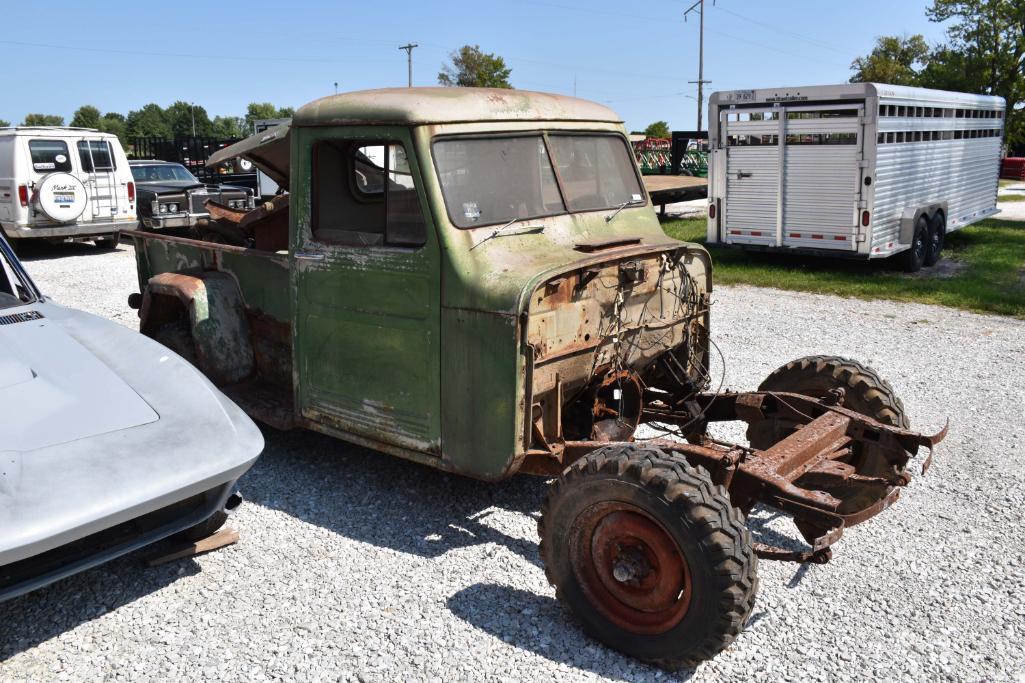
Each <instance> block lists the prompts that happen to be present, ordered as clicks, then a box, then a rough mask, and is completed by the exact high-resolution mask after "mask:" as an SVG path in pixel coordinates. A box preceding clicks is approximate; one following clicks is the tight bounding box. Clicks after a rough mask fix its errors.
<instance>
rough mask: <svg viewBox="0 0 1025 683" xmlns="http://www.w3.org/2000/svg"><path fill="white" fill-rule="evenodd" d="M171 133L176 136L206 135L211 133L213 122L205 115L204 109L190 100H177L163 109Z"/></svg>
mask: <svg viewBox="0 0 1025 683" xmlns="http://www.w3.org/2000/svg"><path fill="white" fill-rule="evenodd" d="M164 116H165V118H166V119H167V124H168V125H169V126H170V127H171V134H172V135H173V136H174V137H176V138H186V137H190V136H191V135H192V134H193V133H195V135H196V136H207V135H212V134H213V124H212V123H211V121H210V117H209V116H207V113H206V109H204V108H203V107H200V106H199V105H197V104H192V103H191V102H184V101H182V100H178V101H177V102H175V103H174V104H172V105H171V106H170V107H168V108H167V109H165V110H164Z"/></svg>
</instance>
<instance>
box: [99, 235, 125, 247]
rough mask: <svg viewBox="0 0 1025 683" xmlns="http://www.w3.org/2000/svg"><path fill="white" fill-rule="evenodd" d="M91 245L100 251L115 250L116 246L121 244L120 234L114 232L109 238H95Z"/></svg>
mask: <svg viewBox="0 0 1025 683" xmlns="http://www.w3.org/2000/svg"><path fill="white" fill-rule="evenodd" d="M93 244H95V245H96V246H97V247H99V248H100V249H116V248H117V245H119V244H121V233H119V232H115V233H114V234H112V235H111V236H110V237H97V238H96V239H94V240H93Z"/></svg>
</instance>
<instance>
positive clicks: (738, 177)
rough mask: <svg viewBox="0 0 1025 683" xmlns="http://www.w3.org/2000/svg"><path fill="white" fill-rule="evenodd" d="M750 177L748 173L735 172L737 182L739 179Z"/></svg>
mask: <svg viewBox="0 0 1025 683" xmlns="http://www.w3.org/2000/svg"><path fill="white" fill-rule="evenodd" d="M750 177H751V173H750V172H745V171H737V180H740V179H741V178H750Z"/></svg>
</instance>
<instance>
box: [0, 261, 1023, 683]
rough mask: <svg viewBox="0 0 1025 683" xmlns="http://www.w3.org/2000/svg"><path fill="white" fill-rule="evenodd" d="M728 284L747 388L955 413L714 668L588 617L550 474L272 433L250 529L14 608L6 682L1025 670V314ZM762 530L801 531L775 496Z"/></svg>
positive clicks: (758, 517) (39, 264)
mask: <svg viewBox="0 0 1025 683" xmlns="http://www.w3.org/2000/svg"><path fill="white" fill-rule="evenodd" d="M26 265H27V267H28V269H29V271H30V272H31V273H32V274H33V275H34V276H35V277H36V279H37V280H38V282H39V284H40V285H41V287H42V288H43V289H44V290H45V291H47V292H48V293H49V294H50V295H52V296H53V297H55V298H56V299H57V300H58V301H62V302H63V303H66V304H69V305H74V306H78V307H81V308H84V309H88V310H90V311H93V312H95V313H98V314H100V315H105V316H108V317H111V318H114V319H115V320H118V321H120V322H122V323H125V324H126V325H133V324H134V323H135V317H134V315H135V314H134V312H133V311H129V310H128V309H127V308H126V307H125V305H124V301H125V297H126V296H127V294H128V292H129V291H131V290H132V289H133V288H134V287H133V283H134V281H135V280H134V270H133V263H132V258H131V251H130V249H125V248H122V249H121V250H119V251H118V252H116V253H100V252H97V251H95V250H94V249H92V248H91V247H89V246H69V247H60V248H50V249H48V250H45V251H40V252H39V253H30V254H29V255H27V257H26ZM715 298H716V300H717V303H716V304H715V307H714V309H713V310H714V313H713V315H714V318H713V320H714V330H715V335H716V340H717V342H718V343H719V345H720V346H721V348H722V350H723V352H724V354H725V356H726V358H727V359H728V361H727V366H726V384H727V386H730V387H736V388H752V387H754V386H756V385H757V383H758V382H759V381H760V380H761V379H762V378H763V377H764V376H765V375H766V374H767V373H768V372H769V371H771V370H772V369H773V368H774V367H776V366H778V365H780V364H782V363H784V362H785V361H787V360H789V359H791V358H794V357H798V356H803V355H808V354H814V353H821V352H828V353H835V354H840V355H846V356H851V357H854V358H859V359H861V360H864V361H866V362H868V363H870V364H872V365H874V366H875V367H877V368H878V369H879V370H880V371H881V372H882V374H883V375H884V376H885V377H888V378H889V379H890V381H891V382H892V383H893V384H894V386H895V387H896V389H897V391H898V392H899V393H900V394H901V395H902V396H903V398H904V401H905V404H906V406H907V408H908V410H909V412H910V415H911V419H912V423H913V426H915V427H917V428H920V429H922V430H926V431H932V430H936V429H938V428H939V427H941V426H942V425H943V422H944V420H945V419H946V418H947V416H949V417H950V419H951V430H950V435H949V437H948V438H947V440H946V442H944V443H943V444H942V445H941V446H940V449H939V451H938V453H937V456H936V462H935V464H934V466H933V468H932V470H930V472H929V475H928V476H926V477H924V478H916V480H915V481H914V482H913V484H912V485H911V486H910V487H908V489H906V491H905V494H904V495H903V496H902V498H901V500H900V502H899V503H898V504H897V505H896V507H894V508H893V509H891V510H889V511H887V512H886V513H885V514H883V515H881V516H880V517H878V518H876V519H875V520H872V521H871V522H869V523H866V524H864V525H862V526H859V527H857V528H855V529H852V530H850V531H848V532H847V533H845V534H844V539H843V540H842V541H841V543H840V544H839V545H838V547H837V548H836V555H835V559H834V560H833V562H831V563H829V564H827V565H824V566H811V567H798V566H795V565H791V564H783V563H773V562H763V563H762V564H761V567H760V576H761V591H760V594H759V596H758V600H757V603H756V606H755V610H754V613H753V615H752V617H751V620H750V623H749V624H748V627H747V629H746V630H745V632H744V633H743V634H742V635H741V636H740V638H739V639H738V640H737V641H736V643H735V644H734V645H733V646H731V647H730V648H729V649H728V650H727V651H726V652H724V653H722V654H721V655H719V656H718V657H717V658H716V659H715V660H713V661H711V662H708V663H706V664H704V665H702V666H701V667H699V668H698V669H697V670H696V671H693V672H682V673H680V674H677V675H669V674H664V673H663V672H660V671H658V670H655V669H652V668H649V667H647V666H644V665H642V664H639V663H637V662H635V661H632V660H630V659H627V658H624V657H622V656H620V655H618V654H616V653H615V652H612V651H611V650H609V649H607V648H605V647H603V646H601V645H599V644H597V643H595V642H593V641H591V640H589V639H588V638H586V637H585V636H583V635H581V633H580V631H579V630H578V628H577V627H576V626H575V624H574V622H573V620H572V618H571V617H570V616H569V615H568V614H567V613H566V612H565V611H564V610H563V609H562V608H561V607H560V606H559V605H558V604H557V603H556V601H555V598H554V593H553V591H552V589H551V588H550V587H549V586H548V585H547V583H546V582H545V578H544V574H543V572H542V570H541V567H540V566H539V558H538V552H537V538H536V530H535V529H536V517H537V515H538V509H539V507H540V502H541V497H542V488H543V487H542V484H541V482H540V481H539V480H536V479H531V478H519V479H516V480H513V481H509V482H506V483H501V484H482V483H477V482H473V481H469V480H464V479H461V478H457V477H452V476H447V475H445V474H441V473H438V472H435V471H433V470H430V469H427V468H424V467H420V466H417V465H413V464H410V463H406V462H402V461H399V460H396V459H393V458H390V457H387V456H383V455H378V454H375V453H371V452H369V451H366V450H362V449H359V448H354V447H351V446H347V445H345V444H343V443H341V442H339V441H334V440H331V439H328V438H325V437H321V436H317V435H314V434H304V433H293V434H284V433H277V432H274V431H272V430H266V432H265V433H266V437H267V448H266V451H265V452H264V455H263V457H262V458H261V459H260V461H259V462H258V463H257V465H256V466H255V467H254V468H253V470H252V471H251V472H250V473H249V474H248V475H246V476H245V477H244V479H243V481H242V489H243V492H244V493H245V495H246V498H247V502H246V503H245V504H244V505H243V506H242V508H241V510H240V512H239V514H237V515H236V516H235V518H234V520H235V521H234V522H233V524H234V525H235V526H236V527H237V528H238V529H239V530H240V532H241V534H242V539H241V541H240V543H238V544H237V545H235V546H233V547H230V548H227V549H224V550H221V551H218V552H214V553H211V554H208V555H206V556H203V557H199V558H195V559H190V560H183V561H179V562H176V563H172V564H170V565H168V566H165V567H161V568H156V569H144V568H142V567H141V566H140V561H139V558H140V555H139V554H137V555H134V556H129V557H127V558H124V559H121V560H119V561H115V562H113V563H110V564H108V565H106V566H103V567H101V568H98V569H95V570H92V571H89V572H86V573H84V574H80V575H78V576H75V577H72V578H70V579H66V580H64V581H61V582H59V583H57V584H55V585H53V586H51V587H49V588H46V589H43V590H41V591H38V592H36V593H34V594H30V595H28V596H25V597H23V598H20V599H17V600H14V601H11V602H9V603H6V604H3V605H0V661H2V663H0V679H2V680H5V681H7V680H21V679H31V680H48V681H50V680H92V679H100V678H103V679H109V680H124V679H153V678H172V677H173V678H175V679H179V680H200V679H207V680H208V679H222V680H246V681H255V680H262V679H267V678H285V679H318V680H319V679H329V680H336V679H342V680H363V681H367V680H375V681H376V680H381V681H384V680H443V681H449V680H471V679H473V680H479V679H482V678H487V679H492V680H525V679H535V680H545V679H548V678H554V679H558V680H594V679H609V680H623V681H649V680H674V679H676V678H679V679H687V678H689V677H690V678H692V679H693V680H695V681H711V680H729V681H732V680H750V679H753V678H755V677H757V678H758V679H759V680H802V681H803V680H835V679H858V680H868V679H879V680H897V679H899V680H923V681H925V680H929V681H932V680H940V679H948V680H976V681H981V680H987V681H988V680H1018V681H1021V680H1023V679H1025V654H1023V651H1022V643H1023V642H1025V598H1023V597H1022V596H1023V595H1025V543H1023V541H1022V537H1021V531H1020V526H1021V512H1020V511H1021V504H1022V500H1023V499H1025V475H1023V472H1025V452H1023V451H1025V427H1023V411H1022V402H1023V399H1025V363H1023V362H1022V361H1023V358H1025V323H1023V322H1021V321H1016V320H1011V319H1007V318H1000V317H992V316H981V315H975V314H971V313H965V312H962V311H957V310H953V309H945V308H938V307H933V306H924V305H914V304H895V303H891V302H865V301H858V300H842V299H837V298H832V297H826V296H817V295H808V294H798V293H789V292H779V291H774V290H766V289H756V288H750V287H731V288H725V287H724V288H722V289H720V290H717V293H716V297H715ZM725 431H726V432H727V433H729V432H731V431H733V430H732V429H731V428H730V426H727V427H726V429H725ZM752 526H753V527H754V529H755V532H756V536H757V537H758V538H760V539H761V540H767V541H770V542H771V541H777V540H778V536H779V535H780V534H783V535H786V536H787V537H789V538H793V537H795V535H796V534H795V532H794V531H793V529H792V525H790V524H789V523H787V522H786V521H785V520H784V519H781V518H776V517H774V516H773V515H771V514H768V513H766V512H764V511H760V512H756V514H755V515H754V519H753V520H752Z"/></svg>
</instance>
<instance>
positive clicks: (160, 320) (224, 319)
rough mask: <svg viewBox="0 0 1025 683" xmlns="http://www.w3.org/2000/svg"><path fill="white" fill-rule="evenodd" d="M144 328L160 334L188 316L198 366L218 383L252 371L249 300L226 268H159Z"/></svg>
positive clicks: (145, 304) (146, 300) (146, 302)
mask: <svg viewBox="0 0 1025 683" xmlns="http://www.w3.org/2000/svg"><path fill="white" fill-rule="evenodd" d="M139 316H140V318H141V319H142V320H141V325H140V329H141V331H142V333H143V334H145V335H146V336H148V337H152V338H154V339H157V338H158V337H157V335H158V332H159V331H160V329H161V328H163V327H164V326H165V325H167V324H169V323H174V322H176V321H178V320H181V319H183V318H184V320H185V322H186V323H187V325H188V329H189V332H190V333H191V341H192V344H193V345H194V348H193V350H194V351H195V356H196V364H197V367H198V368H199V369H200V370H201V371H202V372H203V374H205V375H206V376H207V377H209V378H210V379H211V380H212V381H213V382H214V383H215V384H218V385H223V384H231V383H234V382H238V381H240V380H242V379H245V378H246V377H248V376H250V375H251V374H252V373H253V370H254V356H253V347H252V342H251V340H250V336H249V334H250V332H249V321H248V320H247V318H246V311H245V302H244V301H243V299H242V293H241V291H240V290H239V287H238V282H236V281H235V279H234V278H233V277H231V276H230V275H228V274H227V273H221V272H198V273H161V274H159V275H156V276H154V277H152V278H150V279H149V282H147V283H146V291H145V292H143V296H142V307H141V310H140V312H139Z"/></svg>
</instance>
